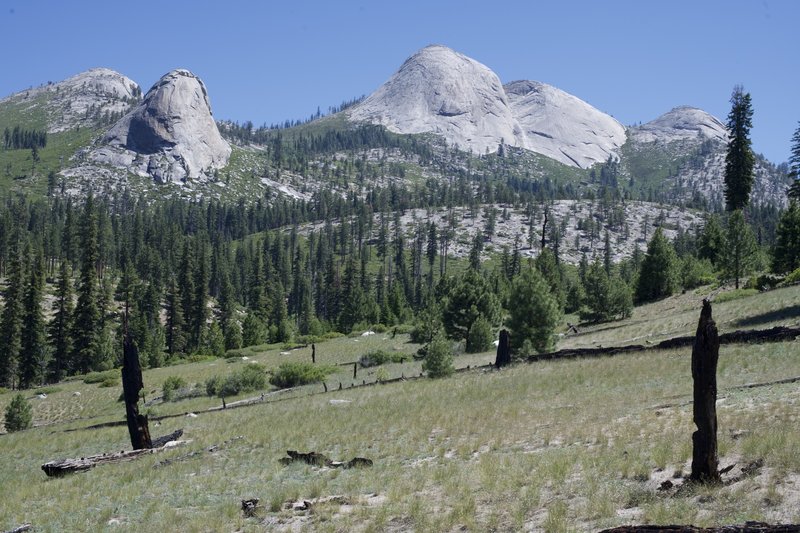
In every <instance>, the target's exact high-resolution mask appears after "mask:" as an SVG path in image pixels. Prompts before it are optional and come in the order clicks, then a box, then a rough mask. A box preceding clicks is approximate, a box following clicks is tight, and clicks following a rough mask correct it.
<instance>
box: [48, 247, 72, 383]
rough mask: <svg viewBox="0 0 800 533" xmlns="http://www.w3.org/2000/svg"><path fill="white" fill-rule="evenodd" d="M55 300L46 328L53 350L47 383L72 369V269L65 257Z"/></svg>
mask: <svg viewBox="0 0 800 533" xmlns="http://www.w3.org/2000/svg"><path fill="white" fill-rule="evenodd" d="M55 296H56V299H55V301H54V302H53V308H52V309H53V319H52V320H51V321H50V324H49V326H48V337H49V341H50V345H51V346H52V348H53V354H52V358H51V359H50V365H49V369H48V375H49V378H48V379H49V381H51V382H57V381H61V380H62V379H64V376H65V375H66V374H67V372H69V370H70V369H71V368H72V367H73V365H72V364H71V361H70V355H71V353H72V337H71V331H72V318H73V317H72V315H73V309H74V302H73V301H72V297H73V294H72V269H71V268H70V266H69V261H67V260H66V257H65V258H64V259H62V261H61V266H60V267H59V271H58V281H57V282H56V295H55Z"/></svg>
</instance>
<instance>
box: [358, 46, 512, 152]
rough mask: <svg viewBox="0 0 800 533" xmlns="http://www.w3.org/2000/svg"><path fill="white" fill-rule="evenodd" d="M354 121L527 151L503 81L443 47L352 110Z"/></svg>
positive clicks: (467, 146) (420, 56) (421, 55)
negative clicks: (518, 147) (503, 144)
mask: <svg viewBox="0 0 800 533" xmlns="http://www.w3.org/2000/svg"><path fill="white" fill-rule="evenodd" d="M348 115H349V117H350V119H351V120H353V121H360V122H370V123H374V124H382V125H384V126H386V127H387V128H388V129H389V130H390V131H393V132H395V133H405V134H409V133H435V134H438V135H441V136H443V137H444V138H445V139H446V140H447V141H448V143H450V144H455V145H456V146H457V147H458V148H460V149H461V150H465V151H470V150H472V151H473V152H476V153H484V152H485V151H486V150H487V149H488V150H489V151H490V152H494V151H496V150H497V148H498V146H499V144H500V143H501V142H504V143H505V144H508V145H511V146H520V147H523V146H524V144H525V142H524V133H523V131H522V128H521V127H520V125H519V123H517V121H516V120H515V119H514V117H513V115H512V114H511V109H510V108H509V106H508V98H507V97H506V94H505V91H504V90H503V85H502V83H500V79H499V78H498V77H497V75H496V74H495V73H494V72H492V71H491V70H490V69H489V68H488V67H486V66H485V65H483V64H481V63H479V62H477V61H475V60H474V59H470V58H469V57H467V56H465V55H463V54H459V53H458V52H455V51H453V50H451V49H450V48H447V47H445V46H439V45H434V46H428V47H426V48H423V49H422V50H420V51H419V52H417V53H416V54H414V55H413V56H411V57H410V58H409V59H407V60H406V62H405V63H403V65H402V66H401V67H400V70H398V71H397V72H396V73H395V74H394V75H393V76H392V77H391V78H389V80H388V81H387V82H386V83H384V84H383V85H382V86H381V87H380V88H379V89H378V90H377V91H375V92H374V93H372V94H371V95H370V96H369V97H367V98H366V99H365V100H364V101H363V102H361V103H359V104H358V105H356V106H354V107H353V108H352V109H351V110H349V111H348Z"/></svg>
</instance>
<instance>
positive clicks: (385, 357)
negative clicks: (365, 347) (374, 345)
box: [358, 350, 411, 368]
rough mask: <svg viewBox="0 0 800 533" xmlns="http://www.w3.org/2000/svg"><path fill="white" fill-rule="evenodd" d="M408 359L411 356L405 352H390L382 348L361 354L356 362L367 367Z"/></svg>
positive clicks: (402, 361)
mask: <svg viewBox="0 0 800 533" xmlns="http://www.w3.org/2000/svg"><path fill="white" fill-rule="evenodd" d="M410 360H411V356H410V355H408V354H407V353H392V352H387V351H384V350H375V351H373V352H369V353H366V354H364V355H362V356H361V358H360V359H359V360H358V364H359V365H361V366H362V367H364V368H369V367H371V366H380V365H385V364H387V363H404V362H405V361H410Z"/></svg>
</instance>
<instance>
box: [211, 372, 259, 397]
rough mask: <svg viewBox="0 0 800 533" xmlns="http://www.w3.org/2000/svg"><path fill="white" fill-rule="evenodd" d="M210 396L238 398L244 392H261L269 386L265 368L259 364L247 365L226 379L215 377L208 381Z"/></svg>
mask: <svg viewBox="0 0 800 533" xmlns="http://www.w3.org/2000/svg"><path fill="white" fill-rule="evenodd" d="M205 385H206V394H207V395H208V396H214V395H216V396H219V397H221V398H222V397H226V396H236V395H237V394H241V393H243V392H253V391H257V390H261V389H263V388H265V387H266V386H267V375H266V373H265V372H264V367H263V366H261V365H257V364H248V365H245V366H244V367H243V368H241V369H240V370H237V371H236V372H233V373H232V374H230V375H229V376H227V377H225V378H221V377H219V376H214V377H211V378H209V379H207V380H206V384H205Z"/></svg>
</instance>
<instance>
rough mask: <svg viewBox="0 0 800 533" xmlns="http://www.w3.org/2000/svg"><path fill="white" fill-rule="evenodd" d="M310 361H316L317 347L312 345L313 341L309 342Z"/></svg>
mask: <svg viewBox="0 0 800 533" xmlns="http://www.w3.org/2000/svg"><path fill="white" fill-rule="evenodd" d="M311 362H312V363H316V362H317V347H316V346H315V345H314V343H313V342H312V343H311Z"/></svg>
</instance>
